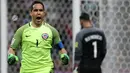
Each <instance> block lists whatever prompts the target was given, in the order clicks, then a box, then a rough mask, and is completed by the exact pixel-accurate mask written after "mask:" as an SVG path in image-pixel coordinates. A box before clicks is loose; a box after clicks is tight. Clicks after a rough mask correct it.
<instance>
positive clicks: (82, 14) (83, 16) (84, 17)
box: [80, 13, 90, 20]
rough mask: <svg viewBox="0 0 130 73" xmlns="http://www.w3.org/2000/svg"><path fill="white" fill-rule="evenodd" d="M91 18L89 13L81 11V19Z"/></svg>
mask: <svg viewBox="0 0 130 73" xmlns="http://www.w3.org/2000/svg"><path fill="white" fill-rule="evenodd" d="M82 19H83V20H90V17H89V15H88V14H87V13H81V15H80V20H82Z"/></svg>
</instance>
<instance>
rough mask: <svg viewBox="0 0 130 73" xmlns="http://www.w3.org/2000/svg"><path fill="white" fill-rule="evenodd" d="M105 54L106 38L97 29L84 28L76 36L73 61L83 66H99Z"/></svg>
mask: <svg viewBox="0 0 130 73" xmlns="http://www.w3.org/2000/svg"><path fill="white" fill-rule="evenodd" d="M105 54H106V38H105V35H104V33H103V31H101V30H100V29H98V28H93V27H92V28H84V29H82V30H81V31H80V32H79V33H78V34H77V35H76V42H75V60H76V61H80V65H83V66H86V67H87V66H91V67H92V66H94V67H96V66H100V65H101V63H102V60H103V59H104V57H105Z"/></svg>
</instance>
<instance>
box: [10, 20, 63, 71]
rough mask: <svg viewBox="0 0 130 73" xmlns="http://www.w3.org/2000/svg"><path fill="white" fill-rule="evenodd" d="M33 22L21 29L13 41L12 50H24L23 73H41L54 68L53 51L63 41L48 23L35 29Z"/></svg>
mask: <svg viewBox="0 0 130 73" xmlns="http://www.w3.org/2000/svg"><path fill="white" fill-rule="evenodd" d="M31 24H32V22H29V23H27V24H25V25H23V26H22V27H20V28H19V29H18V30H17V31H16V33H15V35H14V37H13V40H12V43H11V48H13V49H17V48H18V46H19V45H21V48H22V60H21V70H20V72H21V73H35V72H36V73H40V72H41V71H42V70H43V71H44V70H45V69H46V68H53V61H52V58H51V49H52V45H53V44H58V43H59V42H60V41H61V40H60V37H59V33H58V31H57V30H56V29H55V28H54V27H52V26H50V25H49V24H48V23H44V24H42V25H41V26H40V27H39V28H34V27H33V26H32V25H31Z"/></svg>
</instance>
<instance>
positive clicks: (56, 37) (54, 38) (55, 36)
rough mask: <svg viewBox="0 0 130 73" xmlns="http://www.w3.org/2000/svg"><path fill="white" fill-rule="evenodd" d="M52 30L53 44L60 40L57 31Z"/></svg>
mask: <svg viewBox="0 0 130 73" xmlns="http://www.w3.org/2000/svg"><path fill="white" fill-rule="evenodd" d="M52 32H53V40H54V45H55V44H58V43H59V42H60V41H61V39H60V36H59V33H58V31H57V30H56V29H53V31H52Z"/></svg>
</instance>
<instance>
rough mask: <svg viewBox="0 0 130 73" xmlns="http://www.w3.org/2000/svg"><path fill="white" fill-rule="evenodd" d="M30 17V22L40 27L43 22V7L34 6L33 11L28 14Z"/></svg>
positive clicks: (39, 5)
mask: <svg viewBox="0 0 130 73" xmlns="http://www.w3.org/2000/svg"><path fill="white" fill-rule="evenodd" d="M30 15H31V17H32V21H33V22H34V23H35V24H36V25H40V24H41V23H42V21H43V20H44V16H45V12H44V9H43V6H42V5H41V4H34V5H33V9H32V11H31V12H30Z"/></svg>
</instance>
